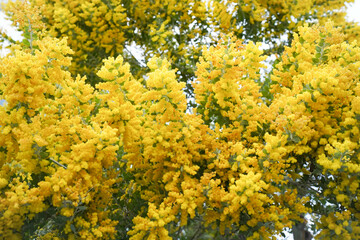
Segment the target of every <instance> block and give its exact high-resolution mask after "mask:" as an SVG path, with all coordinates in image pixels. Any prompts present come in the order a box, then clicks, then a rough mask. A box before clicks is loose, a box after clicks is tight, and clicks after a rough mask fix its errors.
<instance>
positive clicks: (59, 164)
mask: <svg viewBox="0 0 360 240" xmlns="http://www.w3.org/2000/svg"><path fill="white" fill-rule="evenodd" d="M50 161H52V162H53V163H55V164H57V165H59V166H60V167H63V168H64V169H67V167H66V166H65V165H62V164H61V163H59V162H57V161H55V160H54V159H52V158H50Z"/></svg>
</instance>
